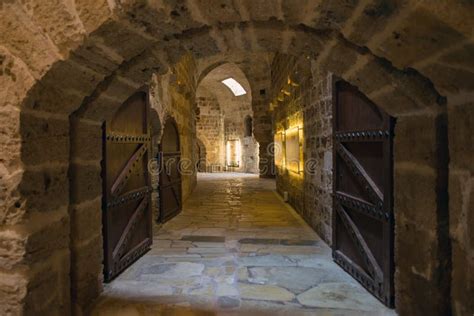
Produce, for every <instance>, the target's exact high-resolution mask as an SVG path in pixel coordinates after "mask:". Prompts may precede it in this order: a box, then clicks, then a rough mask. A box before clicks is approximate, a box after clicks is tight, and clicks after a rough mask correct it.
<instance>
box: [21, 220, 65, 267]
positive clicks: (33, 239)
mask: <svg viewBox="0 0 474 316" xmlns="http://www.w3.org/2000/svg"><path fill="white" fill-rule="evenodd" d="M60 215H62V216H60V217H59V218H54V217H53V216H51V217H52V218H51V219H50V220H49V222H46V223H45V225H44V226H43V227H41V228H40V229H38V230H36V231H35V232H33V233H31V235H29V236H27V239H26V257H25V259H26V260H27V261H28V262H40V261H42V260H46V259H48V258H49V257H51V256H52V255H53V254H54V253H55V252H57V251H58V250H64V249H68V248H69V235H70V229H69V226H70V225H69V221H70V220H69V215H68V214H66V212H65V211H64V212H62V211H61V212H60ZM54 216H55V217H57V215H56V214H55V215H54ZM43 220H44V219H43Z"/></svg>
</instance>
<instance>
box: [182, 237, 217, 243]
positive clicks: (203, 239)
mask: <svg viewBox="0 0 474 316" xmlns="http://www.w3.org/2000/svg"><path fill="white" fill-rule="evenodd" d="M181 240H188V241H196V242H225V237H221V236H183V237H182V238H181Z"/></svg>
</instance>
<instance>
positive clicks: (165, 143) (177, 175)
mask: <svg viewBox="0 0 474 316" xmlns="http://www.w3.org/2000/svg"><path fill="white" fill-rule="evenodd" d="M180 160H181V152H180V143H179V133H178V128H177V125H176V122H175V121H174V120H173V119H171V118H170V119H168V120H167V122H166V124H165V127H164V129H163V136H162V138H161V143H160V157H159V161H160V183H159V194H160V197H159V199H160V218H159V220H160V221H161V222H166V221H168V220H170V219H171V218H173V217H174V216H176V215H177V214H178V213H179V212H180V211H181V206H182V203H181V172H180V170H179V167H180Z"/></svg>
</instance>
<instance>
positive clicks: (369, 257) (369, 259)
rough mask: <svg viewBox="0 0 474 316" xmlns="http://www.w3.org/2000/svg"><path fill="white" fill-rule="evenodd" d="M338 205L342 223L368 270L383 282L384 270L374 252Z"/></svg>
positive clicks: (377, 279)
mask: <svg viewBox="0 0 474 316" xmlns="http://www.w3.org/2000/svg"><path fill="white" fill-rule="evenodd" d="M336 205H337V213H338V214H339V216H340V217H341V219H342V223H343V224H344V226H345V227H346V229H347V230H348V232H349V236H350V237H351V239H352V241H353V242H354V243H355V244H356V245H357V247H356V249H357V250H358V251H359V253H360V255H361V256H362V258H363V260H364V262H365V263H366V264H367V268H368V270H369V272H370V274H372V276H373V277H374V279H375V280H376V281H378V282H382V281H383V273H382V269H381V268H380V266H379V264H378V263H377V260H375V257H374V255H373V254H372V251H371V250H370V248H369V246H368V245H367V243H366V242H365V240H364V237H362V234H361V233H360V231H359V229H358V228H357V226H356V224H355V223H354V222H353V221H352V219H351V218H350V216H349V215H348V214H347V213H346V211H345V210H344V208H343V207H342V206H341V205H340V204H339V203H336Z"/></svg>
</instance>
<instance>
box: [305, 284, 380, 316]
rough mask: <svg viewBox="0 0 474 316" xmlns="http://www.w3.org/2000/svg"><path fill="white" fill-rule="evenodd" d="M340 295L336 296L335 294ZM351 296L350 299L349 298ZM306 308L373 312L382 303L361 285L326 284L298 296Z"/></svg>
mask: <svg viewBox="0 0 474 316" xmlns="http://www.w3.org/2000/svg"><path fill="white" fill-rule="evenodd" d="M336 292H337V293H338V294H336V295H334V294H333V293H336ZM349 296H350V297H349ZM297 300H298V302H300V303H301V304H303V305H305V306H310V307H321V308H340V309H349V310H352V309H358V310H364V311H373V310H377V309H379V308H380V303H379V302H378V301H377V300H376V299H375V298H374V297H373V296H371V295H369V294H367V293H366V292H365V291H364V290H363V289H362V288H361V286H360V285H355V284H346V283H324V284H320V285H318V286H317V287H314V288H312V289H310V290H308V291H306V292H304V293H302V294H300V295H298V296H297Z"/></svg>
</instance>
